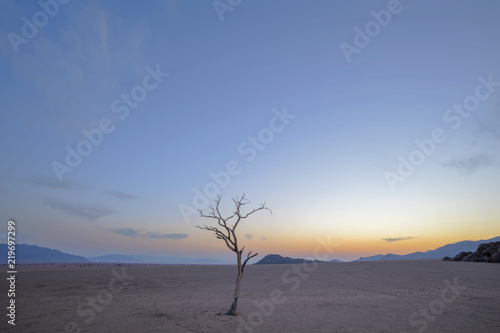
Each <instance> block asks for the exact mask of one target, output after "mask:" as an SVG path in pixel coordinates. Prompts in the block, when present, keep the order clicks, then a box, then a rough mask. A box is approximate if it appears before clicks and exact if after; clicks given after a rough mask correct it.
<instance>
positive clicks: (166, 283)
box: [0, 261, 500, 333]
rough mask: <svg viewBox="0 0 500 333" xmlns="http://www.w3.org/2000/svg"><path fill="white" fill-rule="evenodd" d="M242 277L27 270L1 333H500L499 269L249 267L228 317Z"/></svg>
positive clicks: (165, 269)
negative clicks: (11, 319)
mask: <svg viewBox="0 0 500 333" xmlns="http://www.w3.org/2000/svg"><path fill="white" fill-rule="evenodd" d="M1 268H2V269H3V271H4V272H5V271H6V270H7V269H6V267H5V266H2V267H1ZM113 270H114V271H115V273H113ZM235 274H236V269H235V267H232V266H154V265H149V266H147V265H145V266H113V265H109V266H106V265H101V266H99V267H97V266H92V267H79V266H78V265H76V266H75V265H66V267H62V266H60V265H59V266H40V265H32V266H21V267H18V274H17V281H16V311H17V312H16V326H15V327H14V326H12V325H8V324H7V320H8V317H7V316H6V312H7V310H6V306H7V299H6V297H2V308H3V309H4V310H3V311H4V312H5V314H3V315H2V318H3V319H2V322H1V323H0V331H7V332H78V331H79V330H80V332H107V333H109V332H134V333H135V332H179V333H182V332H301V333H303V332H370V333H374V332H468V333H470V332H482V333H483V332H500V265H497V264H486V263H464V262H441V261H393V262H364V263H338V264H337V263H336V264H319V265H317V266H312V265H308V266H302V265H297V266H294V265H270V266H267V265H265V266H248V267H247V268H246V271H245V276H244V278H243V283H242V289H241V294H240V300H239V304H238V313H239V315H238V316H226V315H219V312H221V311H222V312H223V311H225V310H227V309H228V308H229V306H230V303H231V298H232V294H233V291H234V278H235ZM132 277H133V278H132ZM3 280H4V281H3V282H2V284H1V287H0V288H1V291H0V293H1V294H2V295H5V294H6V293H7V290H8V285H7V283H6V280H5V279H3ZM120 280H121V281H120ZM446 281H447V282H446ZM124 285H126V286H124ZM89 301H90V305H89V303H88V302H89ZM92 302H95V303H92Z"/></svg>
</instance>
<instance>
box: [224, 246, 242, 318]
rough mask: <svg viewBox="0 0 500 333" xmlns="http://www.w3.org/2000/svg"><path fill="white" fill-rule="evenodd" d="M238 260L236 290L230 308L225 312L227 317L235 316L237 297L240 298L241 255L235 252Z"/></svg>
mask: <svg viewBox="0 0 500 333" xmlns="http://www.w3.org/2000/svg"><path fill="white" fill-rule="evenodd" d="M236 254H237V258H238V276H237V277H236V289H235V290H234V297H233V303H231V307H230V308H229V310H228V311H227V312H226V314H227V315H230V316H236V307H237V306H238V297H239V296H240V284H241V278H242V277H243V270H242V268H241V253H239V252H236Z"/></svg>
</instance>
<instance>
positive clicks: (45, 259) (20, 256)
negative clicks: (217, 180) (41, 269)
mask: <svg viewBox="0 0 500 333" xmlns="http://www.w3.org/2000/svg"><path fill="white" fill-rule="evenodd" d="M499 241H500V236H499V237H495V238H491V239H486V240H478V241H462V242H458V243H454V244H447V245H444V246H441V247H438V248H437V249H435V250H429V251H426V252H414V253H409V254H404V255H400V254H392V253H389V254H378V255H374V256H370V257H363V258H360V259H358V260H354V261H382V260H415V259H443V258H444V257H455V256H456V255H457V254H458V253H460V252H474V251H476V249H477V247H478V245H479V244H481V243H490V242H499ZM0 251H1V252H0V253H4V254H7V252H8V248H7V244H0ZM4 258H5V259H2V261H1V262H4V263H6V261H7V257H6V256H5V257H4ZM92 262H96V263H129V264H132V263H134V264H184V265H234V261H233V260H220V259H209V258H199V259H193V258H183V257H171V256H165V257H163V256H145V255H122V254H108V255H104V256H98V257H89V258H85V257H82V256H77V255H72V254H68V253H64V252H61V251H58V250H53V249H49V248H46V247H41V246H36V245H27V244H17V245H16V263H21V264H23V263H92ZM311 262H318V263H319V262H322V261H319V260H308V259H300V258H299V259H297V258H295V259H294V258H289V257H282V256H280V255H278V254H270V255H267V256H265V257H264V258H262V259H261V260H259V261H258V262H257V263H255V265H270V264H273V265H276V264H300V263H311ZM328 262H342V261H341V260H337V259H333V260H331V261H328Z"/></svg>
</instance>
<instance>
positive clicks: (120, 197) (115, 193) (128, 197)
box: [104, 191, 139, 200]
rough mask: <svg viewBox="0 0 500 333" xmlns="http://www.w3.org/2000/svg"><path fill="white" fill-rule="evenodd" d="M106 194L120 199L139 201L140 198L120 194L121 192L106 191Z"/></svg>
mask: <svg viewBox="0 0 500 333" xmlns="http://www.w3.org/2000/svg"><path fill="white" fill-rule="evenodd" d="M104 193H106V194H109V195H111V196H113V197H115V198H119V199H130V200H133V199H139V197H138V196H136V195H133V194H129V193H125V192H120V191H104Z"/></svg>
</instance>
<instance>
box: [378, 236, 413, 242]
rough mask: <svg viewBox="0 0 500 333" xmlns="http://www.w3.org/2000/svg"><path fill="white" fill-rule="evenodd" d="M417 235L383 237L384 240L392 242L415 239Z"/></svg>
mask: <svg viewBox="0 0 500 333" xmlns="http://www.w3.org/2000/svg"><path fill="white" fill-rule="evenodd" d="M414 238H415V237H396V238H382V240H383V241H386V242H388V243H392V242H401V241H405V240H409V239H414Z"/></svg>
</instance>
